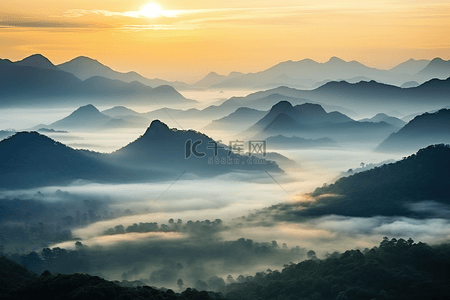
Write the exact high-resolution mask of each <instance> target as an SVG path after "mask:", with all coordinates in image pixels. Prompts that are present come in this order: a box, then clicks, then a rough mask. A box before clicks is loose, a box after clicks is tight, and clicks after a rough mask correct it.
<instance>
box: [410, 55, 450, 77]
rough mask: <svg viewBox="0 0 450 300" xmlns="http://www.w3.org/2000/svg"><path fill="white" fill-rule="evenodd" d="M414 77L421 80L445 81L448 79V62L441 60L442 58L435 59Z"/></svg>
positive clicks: (449, 65)
mask: <svg viewBox="0 0 450 300" xmlns="http://www.w3.org/2000/svg"><path fill="white" fill-rule="evenodd" d="M416 77H417V78H419V79H422V80H424V79H425V80H426V79H428V78H438V79H447V78H448V77H450V60H443V59H442V58H439V57H437V58H435V59H433V60H432V61H430V63H429V64H428V65H427V66H426V67H425V68H424V69H423V70H421V71H420V72H418V73H417V74H416Z"/></svg>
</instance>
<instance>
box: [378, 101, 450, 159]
mask: <svg viewBox="0 0 450 300" xmlns="http://www.w3.org/2000/svg"><path fill="white" fill-rule="evenodd" d="M440 143H450V109H441V110H439V111H438V112H435V113H425V114H423V115H420V116H417V117H415V118H414V119H413V120H411V121H410V122H409V123H408V124H406V125H405V126H404V127H403V128H402V129H400V130H399V131H398V132H395V133H392V134H391V135H390V136H389V137H388V138H387V139H386V140H384V141H383V142H382V143H381V144H380V145H379V146H378V147H377V149H376V150H377V151H381V152H410V151H416V150H417V149H420V148H422V147H426V146H428V145H431V144H440Z"/></svg>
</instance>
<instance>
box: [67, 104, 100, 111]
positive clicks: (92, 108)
mask: <svg viewBox="0 0 450 300" xmlns="http://www.w3.org/2000/svg"><path fill="white" fill-rule="evenodd" d="M77 112H78V113H100V111H99V110H98V109H97V108H96V107H95V106H94V105H92V104H88V105H85V106H80V107H79V108H78V109H77V110H76V111H74V112H73V113H77Z"/></svg>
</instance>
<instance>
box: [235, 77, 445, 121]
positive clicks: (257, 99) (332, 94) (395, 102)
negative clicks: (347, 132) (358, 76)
mask: <svg viewBox="0 0 450 300" xmlns="http://www.w3.org/2000/svg"><path fill="white" fill-rule="evenodd" d="M449 93H450V80H449V79H446V80H439V79H432V80H429V81H427V82H424V83H423V84H421V85H420V86H417V87H412V88H407V89H404V88H400V87H398V86H393V85H388V84H383V83H378V82H376V81H369V82H367V81H360V82H358V83H348V82H346V81H339V82H337V81H331V82H328V83H326V84H324V85H323V86H321V87H319V88H316V89H314V90H298V89H294V88H288V87H278V88H275V89H270V90H266V91H260V92H255V93H252V94H249V95H248V96H245V97H234V98H232V99H233V100H235V101H238V102H240V103H241V104H242V106H247V107H251V108H257V109H266V107H265V106H264V104H267V103H270V101H267V102H266V101H262V100H261V99H264V98H265V97H269V96H271V95H273V94H279V95H282V97H289V98H285V99H282V98H280V99H279V100H288V101H290V102H291V101H292V102H291V103H298V102H296V101H298V99H307V100H306V101H305V100H301V102H311V103H316V104H317V103H320V104H321V105H328V106H331V105H333V106H334V108H333V109H332V110H337V111H341V112H344V113H349V112H346V111H345V110H343V109H340V108H337V106H341V107H344V108H345V107H347V108H351V109H352V110H354V111H358V112H363V113H366V114H367V113H370V114H371V113H373V111H378V112H382V111H384V110H385V109H386V107H389V108H390V110H394V109H395V110H399V111H402V112H405V113H412V112H416V111H420V110H429V109H430V107H432V108H437V107H442V106H445V105H448V94H449ZM272 97H273V96H272ZM292 98H293V99H295V100H293V99H292ZM258 103H261V104H260V105H258ZM327 109H330V107H328V108H327Z"/></svg>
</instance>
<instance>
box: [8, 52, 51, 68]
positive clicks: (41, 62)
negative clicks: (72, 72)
mask: <svg viewBox="0 0 450 300" xmlns="http://www.w3.org/2000/svg"><path fill="white" fill-rule="evenodd" d="M14 64H15V65H17V66H21V67H34V68H39V69H48V70H53V71H59V69H58V67H56V66H55V65H54V64H53V63H52V62H51V61H50V60H49V59H48V58H46V57H45V56H43V55H41V54H33V55H31V56H28V57H26V58H24V59H22V60H21V61H16V62H15V63H14Z"/></svg>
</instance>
